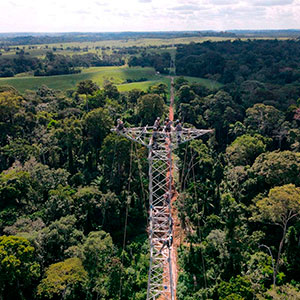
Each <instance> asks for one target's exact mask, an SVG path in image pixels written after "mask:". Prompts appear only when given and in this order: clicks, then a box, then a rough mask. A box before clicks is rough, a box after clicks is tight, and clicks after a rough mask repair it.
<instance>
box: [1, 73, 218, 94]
mask: <svg viewBox="0 0 300 300" xmlns="http://www.w3.org/2000/svg"><path fill="white" fill-rule="evenodd" d="M186 78H187V79H188V80H189V81H190V82H198V83H200V84H203V85H204V86H206V87H207V88H209V89H217V88H220V87H221V86H222V85H221V84H220V83H218V82H215V81H212V80H208V79H203V78H195V77H186ZM86 79H91V80H93V81H94V82H96V83H97V84H98V85H99V86H103V84H104V83H105V82H106V81H111V82H113V83H114V84H116V85H117V86H118V89H119V90H120V91H128V90H131V89H134V88H137V89H141V90H147V88H148V87H149V86H151V85H155V84H158V83H159V82H164V83H166V84H168V85H169V83H170V79H169V78H168V77H167V76H162V75H160V74H157V73H156V72H155V70H154V69H153V68H142V67H134V68H129V67H93V68H88V69H83V70H82V73H80V74H71V75H59V76H45V77H34V76H24V77H14V78H0V85H11V86H13V87H15V88H16V89H17V90H19V91H20V92H21V93H22V92H24V91H25V90H36V89H37V88H39V87H40V86H42V85H46V86H48V87H49V88H52V89H56V90H62V91H64V90H67V89H72V88H74V87H75V86H76V84H77V83H78V82H80V81H82V80H86ZM141 79H146V80H143V81H141V82H132V83H127V80H132V81H137V80H141Z"/></svg>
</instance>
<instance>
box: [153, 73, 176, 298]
mask: <svg viewBox="0 0 300 300" xmlns="http://www.w3.org/2000/svg"><path fill="white" fill-rule="evenodd" d="M173 80H174V79H173V77H172V78H171V83H172V84H171V92H170V107H169V119H170V120H171V121H174V109H173V106H174V87H173ZM169 143H170V141H169V139H167V143H166V147H167V148H168V147H169V145H170V144H169ZM171 161H172V170H171V174H170V172H167V174H166V177H167V180H166V182H169V179H170V175H171V176H172V177H171V178H172V179H171V180H172V181H171V186H172V193H171V194H172V199H171V215H172V219H173V245H172V247H171V249H170V251H171V254H170V255H171V262H172V263H171V267H172V281H173V287H174V289H173V291H174V300H176V299H177V298H176V286H177V278H178V265H177V248H178V247H179V245H180V234H181V230H180V222H179V219H178V213H177V209H176V207H175V201H176V199H177V196H178V193H177V191H176V189H175V183H174V167H175V166H174V159H173V157H172V160H171ZM167 189H168V187H167ZM168 275H169V268H167V269H165V270H164V276H166V277H168ZM168 297H170V299H171V295H168V296H167V298H168ZM165 299H166V298H165V297H164V296H160V297H159V298H158V300H165Z"/></svg>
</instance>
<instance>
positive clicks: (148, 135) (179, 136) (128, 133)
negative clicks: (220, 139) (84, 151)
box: [111, 125, 213, 159]
mask: <svg viewBox="0 0 300 300" xmlns="http://www.w3.org/2000/svg"><path fill="white" fill-rule="evenodd" d="M111 131H112V132H116V133H117V134H119V135H122V136H124V137H126V138H128V139H130V140H132V141H134V142H137V143H139V144H141V145H143V146H145V147H148V148H150V147H151V146H152V144H153V126H148V125H147V126H145V127H133V128H124V129H123V130H117V129H116V128H114V129H112V130H111ZM211 132H213V130H212V129H195V128H182V130H181V131H176V130H175V129H174V128H172V130H171V132H170V133H166V132H165V131H164V130H161V131H158V132H157V143H158V144H161V143H162V144H164V143H165V140H166V138H171V142H172V145H170V147H171V148H172V149H174V148H177V146H178V145H180V144H183V143H186V142H189V141H191V140H194V139H196V138H198V137H200V136H202V135H205V134H207V133H211ZM160 150H162V151H163V148H162V147H160ZM162 159H163V158H162Z"/></svg>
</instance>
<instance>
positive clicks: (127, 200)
mask: <svg viewBox="0 0 300 300" xmlns="http://www.w3.org/2000/svg"><path fill="white" fill-rule="evenodd" d="M131 175H132V142H131V143H130V164H129V180H128V188H127V192H128V194H127V197H128V198H127V199H126V213H125V224H124V236H123V250H122V257H121V264H122V265H123V261H124V259H123V258H124V256H123V253H124V251H125V245H126V234H127V223H128V210H129V204H130V201H129V200H130V196H129V193H130V188H131ZM121 295H122V276H120V290H119V299H121Z"/></svg>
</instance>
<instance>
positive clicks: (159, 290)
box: [112, 126, 212, 300]
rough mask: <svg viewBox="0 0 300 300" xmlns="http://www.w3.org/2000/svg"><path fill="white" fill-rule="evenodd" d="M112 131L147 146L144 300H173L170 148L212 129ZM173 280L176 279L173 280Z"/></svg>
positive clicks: (128, 129)
mask: <svg viewBox="0 0 300 300" xmlns="http://www.w3.org/2000/svg"><path fill="white" fill-rule="evenodd" d="M112 131H114V132H117V133H118V134H120V135H122V136H124V137H126V138H128V139H130V140H132V141H134V142H137V143H139V144H142V145H143V146H146V147H147V148H148V149H149V155H148V161H149V229H148V232H149V242H150V267H149V276H148V289H147V300H155V299H158V298H160V299H163V298H165V299H168V300H174V282H173V275H172V273H173V270H172V258H171V244H172V243H171V239H172V233H173V228H172V227H173V220H172V215H171V198H172V192H173V189H172V182H173V180H172V168H173V166H172V150H173V149H175V148H176V147H177V146H178V145H179V144H182V143H185V142H188V141H190V140H193V139H195V138H197V137H199V136H202V135H204V134H206V133H209V132H211V131H212V130H204V129H192V128H183V129H182V131H180V132H177V131H175V130H174V128H172V130H171V132H170V133H166V132H163V131H160V132H158V134H156V137H155V140H154V138H153V127H152V126H146V127H136V128H126V129H124V130H122V131H118V130H116V129H112ZM175 284H176V283H175Z"/></svg>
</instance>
